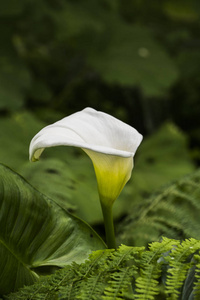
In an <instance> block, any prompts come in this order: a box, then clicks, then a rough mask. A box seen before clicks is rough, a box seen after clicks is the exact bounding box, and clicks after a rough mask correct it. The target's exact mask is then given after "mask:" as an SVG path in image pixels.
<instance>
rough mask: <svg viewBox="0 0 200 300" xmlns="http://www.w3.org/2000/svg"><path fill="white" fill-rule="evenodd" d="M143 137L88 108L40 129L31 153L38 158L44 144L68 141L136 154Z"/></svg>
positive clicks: (123, 154) (115, 152)
mask: <svg viewBox="0 0 200 300" xmlns="http://www.w3.org/2000/svg"><path fill="white" fill-rule="evenodd" d="M141 141H142V135H141V134H140V133H138V132H137V130H136V129H134V128H133V127H131V126H129V125H127V124H125V123H123V122H122V121H120V120H118V119H116V118H114V117H112V116H110V115H108V114H106V113H103V112H99V111H96V110H94V109H92V108H86V109H84V110H82V111H80V112H77V113H74V114H72V115H70V116H68V117H66V118H64V119H62V120H60V121H58V122H56V123H54V124H52V125H49V126H47V127H45V128H43V129H42V130H41V131H40V132H38V134H36V136H35V137H34V138H33V139H32V141H31V144H30V149H29V155H30V159H31V160H32V161H34V160H38V159H39V157H40V155H41V153H42V151H43V150H44V148H48V147H54V146H61V145H65V146H75V147H80V148H85V149H88V150H93V151H95V152H100V153H104V154H109V155H116V156H121V157H133V156H134V154H135V152H136V150H137V148H138V146H139V144H140V143H141Z"/></svg>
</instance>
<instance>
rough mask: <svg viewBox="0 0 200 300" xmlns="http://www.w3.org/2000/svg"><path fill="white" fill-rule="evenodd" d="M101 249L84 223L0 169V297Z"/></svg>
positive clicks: (101, 243)
mask: <svg viewBox="0 0 200 300" xmlns="http://www.w3.org/2000/svg"><path fill="white" fill-rule="evenodd" d="M104 247H105V246H104V243H103V242H102V240H101V239H100V238H99V237H98V236H97V235H96V234H95V232H94V231H93V230H92V229H91V228H90V227H89V226H88V225H87V224H86V223H84V222H83V221H81V220H80V219H77V218H75V217H74V216H72V215H70V214H69V213H67V212H66V211H65V210H64V209H62V208H61V207H60V206H58V205H57V204H56V203H54V202H53V201H52V200H50V199H48V198H47V197H46V196H44V195H42V194H41V193H39V192H38V191H37V190H35V189H34V188H33V187H32V186H30V185H29V184H28V183H27V182H26V181H25V180H24V179H23V178H22V177H20V176H19V175H17V174H16V173H14V172H13V171H11V170H10V169H8V168H7V167H5V166H3V165H0V269H1V275H0V294H6V293H8V292H11V291H15V290H16V289H18V288H19V287H21V286H23V285H24V284H31V283H33V282H35V281H36V280H37V279H38V278H39V276H40V268H41V267H43V268H46V269H45V272H46V273H49V272H50V273H51V270H50V269H49V267H52V266H53V267H63V266H65V265H67V264H69V263H71V262H72V261H76V262H78V263H80V262H82V261H84V260H85V259H86V258H87V257H88V255H89V253H90V252H91V251H93V250H96V249H102V248H104ZM43 271H44V270H43Z"/></svg>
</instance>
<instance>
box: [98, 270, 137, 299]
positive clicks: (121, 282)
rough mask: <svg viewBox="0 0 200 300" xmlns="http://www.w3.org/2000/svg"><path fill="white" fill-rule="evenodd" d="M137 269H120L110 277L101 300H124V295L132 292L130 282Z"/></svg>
mask: <svg viewBox="0 0 200 300" xmlns="http://www.w3.org/2000/svg"><path fill="white" fill-rule="evenodd" d="M136 270H137V267H136V266H134V265H132V266H131V267H126V268H120V269H119V270H118V271H115V272H114V273H112V274H111V275H110V280H109V281H108V286H107V287H106V288H105V290H104V295H105V296H103V297H102V299H104V300H121V299H124V294H126V293H128V292H129V290H130V291H131V293H133V292H132V287H131V282H132V280H133V277H135V276H137V271H136Z"/></svg>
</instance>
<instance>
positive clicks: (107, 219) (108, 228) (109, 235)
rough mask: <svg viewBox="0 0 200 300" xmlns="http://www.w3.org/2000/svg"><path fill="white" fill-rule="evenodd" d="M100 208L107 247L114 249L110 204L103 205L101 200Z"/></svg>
mask: <svg viewBox="0 0 200 300" xmlns="http://www.w3.org/2000/svg"><path fill="white" fill-rule="evenodd" d="M101 208H102V212H103V218H104V226H105V232H106V242H107V246H108V248H109V249H116V241H115V230H114V224H113V215H112V204H111V205H105V204H104V203H103V202H102V201H101Z"/></svg>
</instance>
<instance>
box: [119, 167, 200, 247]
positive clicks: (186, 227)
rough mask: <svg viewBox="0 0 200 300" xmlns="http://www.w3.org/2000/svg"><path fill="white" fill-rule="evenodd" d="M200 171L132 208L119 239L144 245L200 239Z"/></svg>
mask: <svg viewBox="0 0 200 300" xmlns="http://www.w3.org/2000/svg"><path fill="white" fill-rule="evenodd" d="M199 199H200V170H198V171H196V172H195V173H192V174H191V175H188V176H186V177H184V178H183V179H180V180H178V181H176V182H174V183H172V184H169V185H168V186H165V187H163V188H162V189H161V190H160V191H159V192H158V193H157V194H154V195H152V196H151V197H149V198H147V199H144V200H143V201H142V202H141V203H140V204H138V205H136V206H134V207H133V208H132V210H130V215H129V216H128V217H127V218H126V219H125V220H124V222H123V223H122V224H120V233H119V240H120V241H121V242H123V243H126V244H128V245H144V244H146V243H148V242H149V241H155V240H158V239H159V237H161V236H162V235H164V236H167V237H169V238H178V239H181V238H186V237H194V238H197V239H199V238H200V226H199V215H200V201H199Z"/></svg>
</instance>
